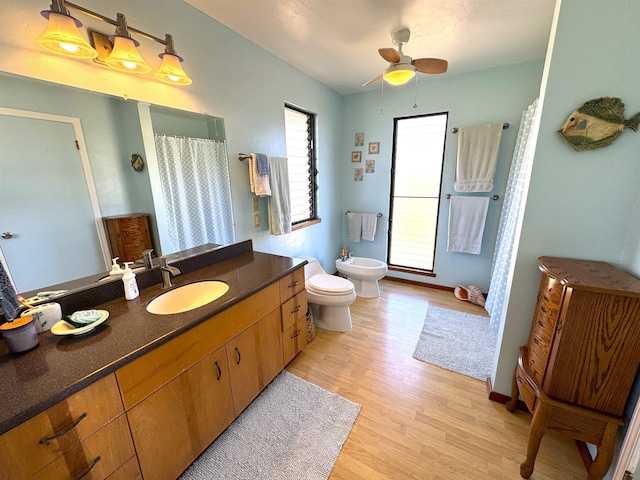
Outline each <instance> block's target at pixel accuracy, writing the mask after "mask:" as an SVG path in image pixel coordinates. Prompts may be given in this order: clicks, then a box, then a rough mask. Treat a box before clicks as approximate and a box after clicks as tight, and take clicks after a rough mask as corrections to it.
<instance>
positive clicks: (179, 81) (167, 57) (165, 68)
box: [153, 53, 191, 85]
mask: <svg viewBox="0 0 640 480" xmlns="http://www.w3.org/2000/svg"><path fill="white" fill-rule="evenodd" d="M158 56H159V57H160V58H161V59H162V63H161V64H160V68H158V70H157V71H156V72H155V73H154V74H153V76H154V77H156V78H157V79H158V80H160V81H161V82H165V83H169V84H171V85H190V84H191V79H190V78H189V77H188V76H187V74H186V73H184V70H183V69H182V65H180V62H182V58H180V57H179V56H178V55H172V54H170V53H161V54H160V55H158Z"/></svg>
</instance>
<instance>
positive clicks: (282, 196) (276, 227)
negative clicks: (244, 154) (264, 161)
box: [269, 157, 291, 235]
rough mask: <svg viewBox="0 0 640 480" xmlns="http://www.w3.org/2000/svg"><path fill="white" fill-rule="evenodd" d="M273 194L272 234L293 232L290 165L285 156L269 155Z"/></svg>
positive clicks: (270, 205)
mask: <svg viewBox="0 0 640 480" xmlns="http://www.w3.org/2000/svg"><path fill="white" fill-rule="evenodd" d="M269 168H270V169H271V175H270V177H271V196H270V197H269V232H270V233H271V235H284V234H285V233H291V198H290V196H289V165H288V163H287V159H286V158H283V157H269Z"/></svg>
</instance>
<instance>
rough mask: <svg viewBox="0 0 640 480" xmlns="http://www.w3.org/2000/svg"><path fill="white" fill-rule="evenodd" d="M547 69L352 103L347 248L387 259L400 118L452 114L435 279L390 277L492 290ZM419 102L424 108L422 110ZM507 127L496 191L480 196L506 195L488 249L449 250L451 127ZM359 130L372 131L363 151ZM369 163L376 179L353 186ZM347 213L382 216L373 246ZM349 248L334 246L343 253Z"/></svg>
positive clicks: (345, 147)
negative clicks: (352, 230) (505, 209)
mask: <svg viewBox="0 0 640 480" xmlns="http://www.w3.org/2000/svg"><path fill="white" fill-rule="evenodd" d="M542 67H543V62H542V60H540V61H535V62H526V63H520V64H516V65H509V66H506V67H500V68H492V69H487V70H482V71H477V72H471V73H467V74H462V75H455V76H448V77H437V76H431V77H429V76H426V75H424V76H420V77H421V78H420V81H419V82H418V84H417V89H416V86H415V85H414V84H413V83H410V84H408V85H407V86H404V87H400V88H389V87H388V86H385V88H384V91H381V90H380V89H377V90H374V91H369V92H366V93H361V94H354V95H349V96H347V97H345V100H344V110H343V111H344V138H343V141H342V152H341V156H340V158H339V165H340V171H341V180H342V213H343V215H342V216H341V219H342V244H347V247H348V248H349V251H352V252H354V254H355V255H357V256H364V257H373V258H378V259H380V260H385V261H386V248H387V228H388V218H389V195H390V178H391V156H392V150H393V122H394V118H398V117H406V116H411V115H422V114H427V113H438V112H448V113H449V126H448V128H447V138H446V144H445V158H444V171H443V177H442V195H441V204H440V212H439V217H438V237H437V244H436V255H435V267H434V272H435V274H436V277H417V276H415V275H409V274H402V273H398V272H390V273H389V275H393V276H397V277H401V278H409V279H415V280H418V281H423V282H425V281H426V282H427V283H432V284H436V285H444V286H455V285H457V284H458V283H461V284H463V285H476V286H477V287H479V288H480V289H482V290H483V291H485V292H486V291H488V289H489V283H490V274H491V260H492V258H493V251H494V248H495V240H496V235H497V231H498V223H499V221H500V211H501V208H502V204H503V201H504V189H505V185H506V182H507V177H508V174H509V166H510V164H511V158H512V156H513V150H514V147H515V143H516V139H517V136H518V127H519V125H520V117H521V115H522V111H523V110H524V109H525V108H526V107H527V106H528V105H529V104H530V103H531V102H533V100H535V98H536V97H537V96H538V92H539V90H540V81H541V78H542ZM414 101H415V103H417V108H415V109H414V108H413V104H414ZM381 110H382V112H381ZM504 122H506V123H509V124H510V127H509V128H508V129H506V130H503V132H502V133H503V134H502V140H501V142H500V152H499V157H498V167H497V171H496V176H495V181H494V189H493V191H492V192H491V193H482V194H480V195H492V194H498V195H500V199H499V200H498V201H491V202H490V203H489V211H488V214H487V222H486V226H485V232H484V236H483V241H482V250H481V252H480V254H479V255H471V254H466V253H457V252H447V233H448V218H449V201H448V200H446V199H445V198H444V196H445V195H446V194H447V193H451V194H454V195H455V193H456V192H455V191H454V189H453V180H454V175H455V166H456V156H457V146H458V137H457V135H455V134H452V133H451V129H452V128H453V127H459V126H466V125H478V124H484V123H504ZM356 132H364V133H365V145H364V147H355V146H354V137H355V133H356ZM369 142H380V153H379V154H378V155H369V154H368V153H367V147H368V143H369ZM354 150H361V151H363V157H362V158H363V162H362V163H352V162H351V152H352V151H354ZM365 159H373V160H375V161H376V165H375V173H365V174H364V180H363V181H362V182H356V181H354V180H353V174H354V167H363V166H364V160H365ZM347 210H351V211H364V212H381V213H383V217H382V218H381V219H380V222H379V224H378V229H377V233H376V237H375V240H374V241H373V242H368V241H364V240H361V241H360V242H359V243H354V242H350V241H349V240H348V231H347V221H346V217H345V215H344V212H346V211H347ZM342 244H336V245H335V247H334V248H335V250H336V252H338V251H339V247H340V245H342Z"/></svg>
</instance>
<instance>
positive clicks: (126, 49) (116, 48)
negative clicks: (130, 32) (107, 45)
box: [105, 35, 151, 73]
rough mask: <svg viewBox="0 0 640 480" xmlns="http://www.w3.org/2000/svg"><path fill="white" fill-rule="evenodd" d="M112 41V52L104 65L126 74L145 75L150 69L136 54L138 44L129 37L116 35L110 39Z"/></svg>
mask: <svg viewBox="0 0 640 480" xmlns="http://www.w3.org/2000/svg"><path fill="white" fill-rule="evenodd" d="M109 40H112V41H113V50H111V54H109V56H108V57H107V58H106V59H105V63H106V64H107V65H109V66H110V67H111V68H115V69H116V70H120V71H122V72H127V73H147V72H150V71H151V67H150V66H149V64H148V63H147V62H145V61H144V59H143V58H142V57H141V56H140V54H139V53H138V50H137V49H136V47H137V46H138V45H136V44H137V43H138V42H136V41H135V40H133V39H132V38H129V37H122V36H119V35H116V36H114V37H110V38H109Z"/></svg>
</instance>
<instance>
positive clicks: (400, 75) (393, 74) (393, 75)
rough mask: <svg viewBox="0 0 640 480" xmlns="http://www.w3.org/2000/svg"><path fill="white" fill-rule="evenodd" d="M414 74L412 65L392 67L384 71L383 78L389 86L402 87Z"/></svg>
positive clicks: (414, 70)
mask: <svg viewBox="0 0 640 480" xmlns="http://www.w3.org/2000/svg"><path fill="white" fill-rule="evenodd" d="M415 74H416V68H415V67H414V66H413V65H393V66H391V67H389V68H387V69H386V70H385V71H384V75H383V76H382V78H384V79H385V80H386V81H387V82H389V83H390V84H391V85H404V84H405V83H407V82H408V81H409V80H411V79H412V78H413V77H414V76H415Z"/></svg>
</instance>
